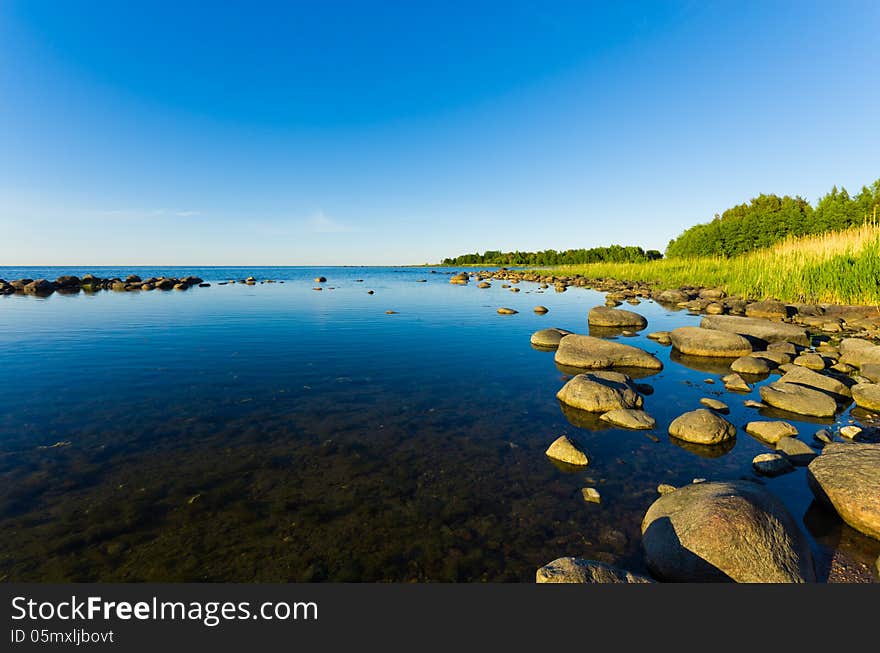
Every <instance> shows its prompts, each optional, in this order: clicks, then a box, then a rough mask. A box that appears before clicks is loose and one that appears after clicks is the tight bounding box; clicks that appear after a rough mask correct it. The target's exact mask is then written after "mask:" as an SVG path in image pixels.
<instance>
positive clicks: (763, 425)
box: [745, 422, 798, 444]
mask: <svg viewBox="0 0 880 653" xmlns="http://www.w3.org/2000/svg"><path fill="white" fill-rule="evenodd" d="M745 431H746V433H748V434H749V435H752V436H754V437H756V438H757V439H759V440H760V441H761V442H766V443H767V444H776V443H777V442H779V441H780V440H781V439H782V438H786V437H794V436H796V435H797V434H798V430H797V429H796V428H795V427H794V426H792V425H791V424H789V423H788V422H749V423H748V424H746V427H745Z"/></svg>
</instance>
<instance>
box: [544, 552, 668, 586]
mask: <svg viewBox="0 0 880 653" xmlns="http://www.w3.org/2000/svg"><path fill="white" fill-rule="evenodd" d="M535 582H536V583H653V582H654V581H653V580H651V579H650V578H648V577H646V576H640V575H638V574H633V573H631V572H629V571H625V570H623V569H618V568H617V567H612V566H611V565H608V564H605V563H604V562H598V561H596V560H584V559H583V558H557V559H556V560H554V561H553V562H548V563H547V564H546V565H544V566H543V567H541V568H540V569H538V571H537V573H536V574H535Z"/></svg>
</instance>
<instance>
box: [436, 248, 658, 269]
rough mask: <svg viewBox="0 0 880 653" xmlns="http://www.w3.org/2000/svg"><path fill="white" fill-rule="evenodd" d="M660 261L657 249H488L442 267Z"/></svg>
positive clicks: (444, 260) (448, 260)
mask: <svg viewBox="0 0 880 653" xmlns="http://www.w3.org/2000/svg"><path fill="white" fill-rule="evenodd" d="M659 258H663V254H661V253H660V252H659V251H657V250H656V249H649V250H647V251H645V250H643V249H642V248H641V247H634V246H623V245H611V246H609V247H591V248H590V249H566V250H564V251H560V252H557V251H556V250H555V249H545V250H543V251H540V252H520V251H516V252H502V251H500V250H487V251H485V252H483V253H482V254H480V253H474V254H462V255H461V256H456V257H454V258H445V259H443V265H580V264H583V263H606V262H608V263H636V262H643V261H652V260H655V259H659Z"/></svg>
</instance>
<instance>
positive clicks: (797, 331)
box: [700, 315, 810, 349]
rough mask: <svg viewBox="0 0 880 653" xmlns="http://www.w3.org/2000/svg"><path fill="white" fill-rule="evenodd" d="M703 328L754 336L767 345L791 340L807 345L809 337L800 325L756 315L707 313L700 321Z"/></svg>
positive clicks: (797, 343)
mask: <svg viewBox="0 0 880 653" xmlns="http://www.w3.org/2000/svg"><path fill="white" fill-rule="evenodd" d="M700 326H701V327H702V328H704V329H714V330H716V331H726V332H728V333H737V334H739V335H741V336H744V337H748V338H754V339H756V340H760V341H762V342H764V343H767V344H768V347H767V348H768V349H770V347H769V345H770V344H772V343H775V342H791V343H794V344H796V345H803V346H805V347H806V346H809V344H810V338H809V336H808V335H807V332H806V331H805V330H804V329H802V328H801V327H798V326H795V325H793V324H787V323H785V322H772V321H770V320H765V319H761V318H756V317H737V316H732V315H707V316H706V317H704V318H703V319H702V321H701V322H700Z"/></svg>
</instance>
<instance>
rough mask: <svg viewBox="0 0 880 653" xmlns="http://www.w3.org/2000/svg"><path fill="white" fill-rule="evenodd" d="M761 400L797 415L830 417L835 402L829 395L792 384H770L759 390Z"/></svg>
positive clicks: (835, 407)
mask: <svg viewBox="0 0 880 653" xmlns="http://www.w3.org/2000/svg"><path fill="white" fill-rule="evenodd" d="M760 393H761V399H762V400H763V401H764V403H765V404H767V405H768V406H773V407H774V408H779V409H780V410H786V411H788V412H790V413H797V414H798V415H809V416H812V417H832V416H833V415H834V413H835V412H836V411H837V402H835V401H834V399H832V398H831V397H830V396H829V395H827V394H825V393H824V392H821V391H819V390H814V389H813V388H807V387H805V386H801V385H797V384H794V383H779V382H776V383H771V384H770V385H765V386H762V387H761V388H760Z"/></svg>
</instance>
